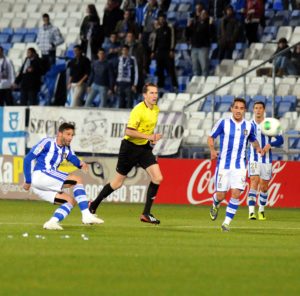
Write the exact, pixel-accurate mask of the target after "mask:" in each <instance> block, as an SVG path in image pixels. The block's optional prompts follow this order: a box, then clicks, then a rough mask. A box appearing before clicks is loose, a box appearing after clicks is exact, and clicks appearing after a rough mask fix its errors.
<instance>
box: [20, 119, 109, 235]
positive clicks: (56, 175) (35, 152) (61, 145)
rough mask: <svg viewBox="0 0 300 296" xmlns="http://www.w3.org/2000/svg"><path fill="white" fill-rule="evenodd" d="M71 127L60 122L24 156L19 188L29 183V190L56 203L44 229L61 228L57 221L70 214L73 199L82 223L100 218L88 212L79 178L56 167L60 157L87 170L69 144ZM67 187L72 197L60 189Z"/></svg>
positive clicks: (98, 220) (72, 134) (98, 221)
mask: <svg viewBox="0 0 300 296" xmlns="http://www.w3.org/2000/svg"><path fill="white" fill-rule="evenodd" d="M74 131H75V126H74V125H73V124H70V123H63V124H61V125H60V126H59V129H58V133H57V136H56V138H45V139H43V140H41V141H40V142H39V143H38V144H37V145H35V146H34V147H32V149H31V150H30V152H29V153H28V154H27V155H26V157H25V159H24V175H25V183H24V185H23V188H24V189H25V190H29V189H30V187H31V188H32V191H33V192H34V193H35V194H36V195H38V196H39V197H40V198H41V199H42V200H45V201H48V202H50V203H52V204H58V205H60V207H59V208H58V209H57V210H56V211H55V212H54V214H53V216H52V217H51V218H50V220H49V221H47V222H46V223H45V224H44V226H43V227H44V228H45V229H49V230H62V229H63V228H62V227H61V226H60V225H59V222H60V221H62V220H63V219H65V218H66V217H67V216H68V215H69V214H70V212H71V210H72V208H73V207H74V206H75V205H76V203H77V204H78V206H79V208H80V210H81V214H82V222H83V223H84V224H100V223H103V222H104V221H103V220H102V219H100V218H97V217H95V216H94V215H92V214H91V213H90V211H89V209H88V201H87V197H86V192H85V189H84V187H83V184H82V183H83V182H82V178H81V177H80V176H76V175H73V174H70V175H69V174H67V173H64V172H60V171H59V170H58V167H59V165H60V164H61V163H62V161H63V160H64V159H66V160H67V161H70V162H71V163H72V164H73V165H74V166H76V167H77V168H81V169H83V170H84V171H87V170H88V166H87V164H86V163H85V162H83V161H80V160H79V159H78V157H77V156H76V155H75V154H74V152H73V151H72V150H71V148H70V143H71V141H72V139H73V136H74ZM33 160H35V166H34V169H33V172H32V173H31V171H32V170H31V165H32V161H33ZM70 187H73V193H74V197H72V196H71V195H69V194H67V193H65V192H63V191H62V188H70Z"/></svg>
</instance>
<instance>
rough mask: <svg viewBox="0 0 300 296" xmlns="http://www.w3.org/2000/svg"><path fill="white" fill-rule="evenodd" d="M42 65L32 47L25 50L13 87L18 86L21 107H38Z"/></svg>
mask: <svg viewBox="0 0 300 296" xmlns="http://www.w3.org/2000/svg"><path fill="white" fill-rule="evenodd" d="M41 79H42V65H41V60H40V58H39V56H38V54H37V52H36V50H35V49H34V48H33V47H30V48H28V49H27V56H26V58H25V61H24V63H23V65H22V67H21V69H20V72H19V75H18V76H17V77H16V80H15V86H16V85H20V92H21V101H20V104H21V105H22V106H32V105H38V104H39V99H38V93H39V91H40V89H41Z"/></svg>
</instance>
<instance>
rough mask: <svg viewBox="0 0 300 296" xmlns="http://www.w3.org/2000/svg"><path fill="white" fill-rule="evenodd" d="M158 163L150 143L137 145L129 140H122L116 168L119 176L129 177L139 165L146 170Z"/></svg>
mask: <svg viewBox="0 0 300 296" xmlns="http://www.w3.org/2000/svg"><path fill="white" fill-rule="evenodd" d="M156 163H157V161H156V157H155V156H154V155H153V153H152V147H151V146H150V144H149V142H148V143H147V144H145V145H136V144H133V143H131V142H129V141H127V140H122V143H121V147H120V152H119V157H118V163H117V168H116V170H117V172H118V173H119V174H121V175H123V176H127V174H128V173H129V172H130V171H131V169H132V168H133V167H134V166H136V165H137V164H139V165H140V166H141V167H142V168H143V169H146V168H147V167H149V166H150V165H153V164H156Z"/></svg>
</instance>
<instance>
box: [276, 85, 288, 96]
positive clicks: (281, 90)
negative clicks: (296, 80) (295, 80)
mask: <svg viewBox="0 0 300 296" xmlns="http://www.w3.org/2000/svg"><path fill="white" fill-rule="evenodd" d="M290 88H291V85H290V84H287V83H280V84H279V85H278V87H277V91H276V94H277V95H278V96H287V95H289V94H290Z"/></svg>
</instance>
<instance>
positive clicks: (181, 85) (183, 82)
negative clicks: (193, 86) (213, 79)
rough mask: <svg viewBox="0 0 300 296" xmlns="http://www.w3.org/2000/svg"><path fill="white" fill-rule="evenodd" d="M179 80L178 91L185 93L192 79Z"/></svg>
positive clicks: (181, 77) (179, 78)
mask: <svg viewBox="0 0 300 296" xmlns="http://www.w3.org/2000/svg"><path fill="white" fill-rule="evenodd" d="M177 80H178V91H180V92H183V91H185V89H186V86H187V84H188V83H189V80H190V78H189V77H188V76H179V77H178V78H177Z"/></svg>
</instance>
